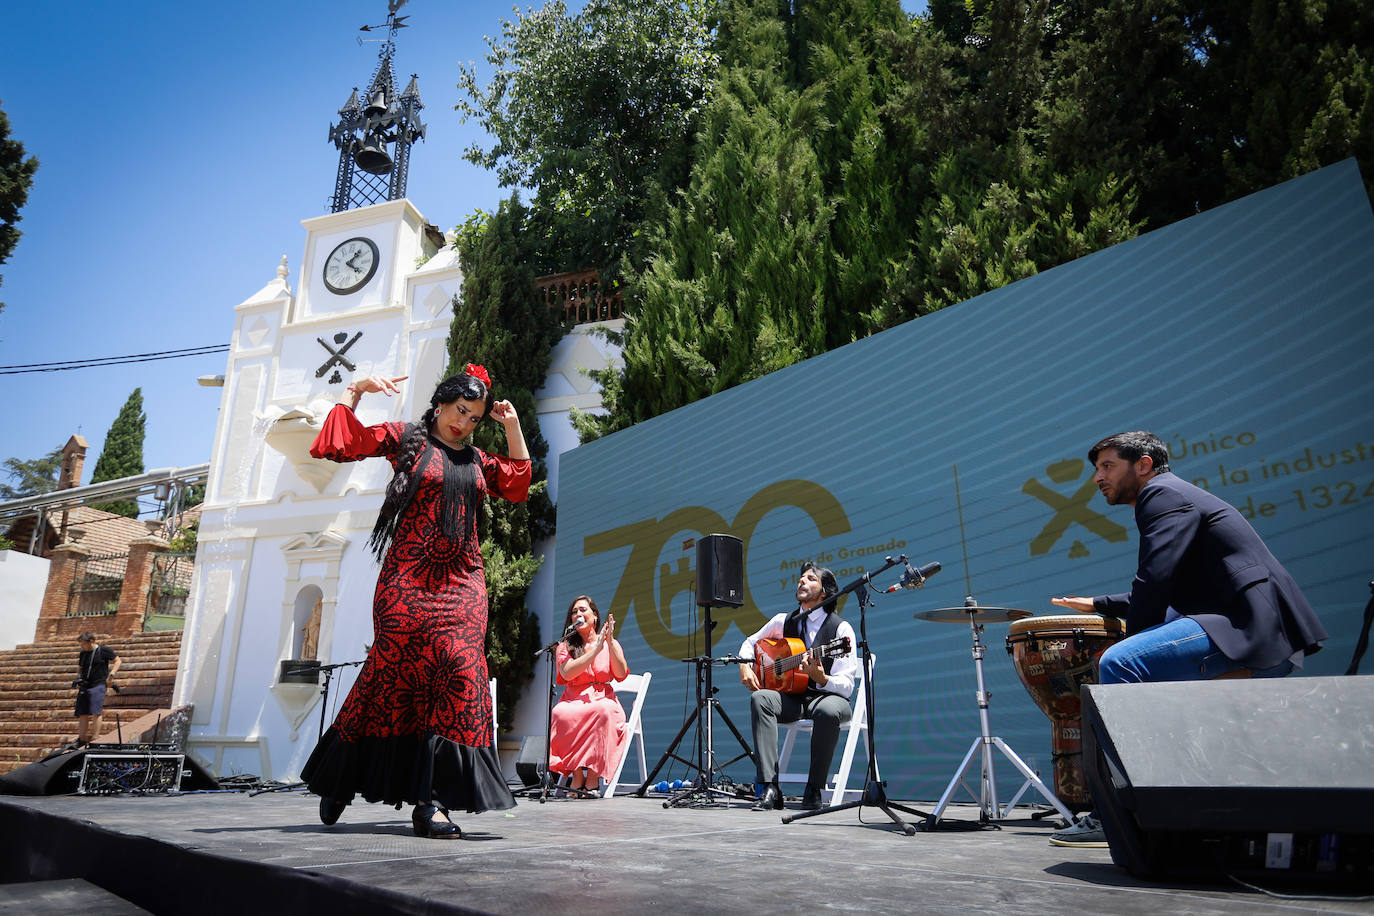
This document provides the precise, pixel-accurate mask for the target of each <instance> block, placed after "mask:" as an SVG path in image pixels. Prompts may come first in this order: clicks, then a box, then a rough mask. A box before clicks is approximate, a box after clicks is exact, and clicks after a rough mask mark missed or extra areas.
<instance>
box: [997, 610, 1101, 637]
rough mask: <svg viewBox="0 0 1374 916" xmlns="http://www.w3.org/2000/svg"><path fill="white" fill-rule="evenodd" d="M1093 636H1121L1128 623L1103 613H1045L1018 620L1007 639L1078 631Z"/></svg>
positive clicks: (1064, 634)
mask: <svg viewBox="0 0 1374 916" xmlns="http://www.w3.org/2000/svg"><path fill="white" fill-rule="evenodd" d="M1080 630H1081V631H1082V632H1083V633H1084V634H1086V635H1091V636H1121V635H1122V634H1123V633H1124V632H1125V631H1126V625H1125V623H1123V622H1122V621H1121V620H1120V619H1119V618H1116V617H1103V616H1102V615H1101V614H1045V615H1042V616H1039V617H1027V618H1025V619H1024V620H1018V621H1016V622H1015V623H1013V624H1012V625H1011V626H1010V627H1009V628H1008V630H1007V640H1008V641H1014V640H1015V639H1016V638H1017V637H1018V636H1020V637H1022V638H1024V637H1025V636H1028V635H1032V634H1033V635H1035V636H1072V635H1073V634H1074V633H1075V632H1077V631H1080Z"/></svg>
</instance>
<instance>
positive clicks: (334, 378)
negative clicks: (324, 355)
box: [315, 331, 363, 385]
mask: <svg viewBox="0 0 1374 916" xmlns="http://www.w3.org/2000/svg"><path fill="white" fill-rule="evenodd" d="M362 336H363V332H362V331H359V332H358V333H356V334H354V335H353V337H352V339H349V337H348V334H346V333H345V332H343V331H340V332H339V333H337V334H335V335H334V343H335V344H343V346H341V347H339V349H337V350H335V349H334V348H333V347H331V346H330V345H329V344H327V343H325V340H324V338H323V337H316V338H315V339H316V340H318V341H319V342H320V346H322V347H324V348H325V349H326V350H328V351H329V359H327V360H325V361H324V365H323V366H321V367H320V368H318V369H316V370H315V378H324V374H325V373H326V372H328V371H329V370H330V369H334V367H335V366H343V367H344V368H345V369H347V370H348V371H349V372H354V371H356V370H357V368H358V367H357V366H355V365H353V363H352V361H351V360H349V359H348V357H346V356H344V354H345V353H347V352H348V348H349V347H351V346H353V345H354V344H355V343H357V342H358V338H359V337H362ZM345 340H347V341H348V342H347V343H344V341H345ZM342 381H343V376H342V375H340V374H339V370H338V369H334V374H333V375H331V376H330V377H329V384H331V385H337V384H338V383H339V382H342Z"/></svg>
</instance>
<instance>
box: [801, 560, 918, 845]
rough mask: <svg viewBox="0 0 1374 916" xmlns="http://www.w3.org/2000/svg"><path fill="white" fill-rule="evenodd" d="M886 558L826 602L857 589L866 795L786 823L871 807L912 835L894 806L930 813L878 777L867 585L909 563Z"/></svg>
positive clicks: (916, 814) (869, 601) (807, 813)
mask: <svg viewBox="0 0 1374 916" xmlns="http://www.w3.org/2000/svg"><path fill="white" fill-rule="evenodd" d="M885 560H886V562H885V563H884V564H883V566H882V568H881V569H879V570H878V571H877V572H874V573H867V572H866V573H864V574H863V575H862V576H860V577H859V578H857V579H855V580H854V581H853V582H851V583H849V584H848V585H846V586H845V587H844V588H842V589H840V590H839V591H838V592H836V593H835V596H834V597H833V598H830V599H827V601H826V603H827V604H829V603H831V602H833V601H838V600H839V598H840V596H841V595H843V594H845V593H846V592H854V594H855V595H857V596H858V599H859V652H860V660H861V662H862V664H863V666H864V683H865V684H866V685H868V689H867V690H866V691H865V692H864V712H865V713H866V714H867V716H868V728H867V729H866V731H867V732H868V735H867V743H868V770H867V772H866V774H865V776H864V791H863V798H861V799H859V800H858V801H852V802H845V803H843V804H840V805H827V806H826V807H824V808H817V809H816V810H814V811H803V812H801V813H800V814H788V815H785V816H784V817H783V819H782V822H783V823H784V824H790V823H792V822H793V821H799V820H801V819H802V818H805V817H815V816H817V815H818V814H829V813H831V812H832V811H845V810H847V809H849V808H858V807H869V808H877V809H878V810H880V811H882V812H883V813H884V814H886V815H887V816H888V817H890V818H891V819H892V821H893V823H895V824H896V825H897V826H899V827H901V828H902V832H903V833H904V834H906V835H907V836H913V835H915V833H916V828H915V827H914V826H913V825H911V824H908V823H907V822H906V821H904V820H902V819H901V818H900V817H898V816H897V815H896V814H895V813H894V811H893V809H894V808H895V809H896V810H897V811H905V812H906V813H907V814H913V815H915V816H917V817H928V816H929V815H927V814H926V813H925V812H924V811H917V810H916V809H915V808H907V807H905V806H904V805H898V804H896V803H894V802H890V801H888V800H887V792H886V789H885V786H886V783H884V782H883V781H882V780H880V779H879V778H878V755H877V750H876V747H875V739H874V732H875V731H876V730H877V719H876V717H875V715H874V705H875V701H874V699H873V697H874V694H875V693H876V692H877V691H876V685H875V684H874V683H873V660H872V658H871V656H870V655H869V652H868V617H867V615H866V613H865V611H866V610H867V609H868V607H869V606H870V605H871V604H872V601H871V600H870V599H869V597H868V587H867V585H868V582H869V581H871V580H872V578H873V576H876V575H879V574H880V573H883V572H886V571H887V570H889V569H891V568H892V567H893V566H896V565H897V564H898V563H906V557H905V556H899V557H897V558H896V559H895V560H894V559H893V558H892V557H886V558H885Z"/></svg>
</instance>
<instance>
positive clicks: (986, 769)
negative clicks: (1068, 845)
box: [922, 596, 1074, 830]
mask: <svg viewBox="0 0 1374 916" xmlns="http://www.w3.org/2000/svg"><path fill="white" fill-rule="evenodd" d="M964 607H965V608H967V609H968V623H969V630H970V631H971V632H972V634H973V668H974V671H975V672H976V674H977V679H978V694H977V700H978V722H979V726H980V728H981V731H980V732H979V735H978V737H977V738H974V739H973V744H972V746H970V747H969V749H968V753H967V754H965V755H964V761H963V763H961V764H959V768H958V769H957V770H955V771H954V777H953V778H952V779H951V780H950V781H949V785H948V786H946V787H945V792H944V794H943V795H941V796H940V801H939V802H938V803H937V804H936V805H935V810H934V811H932V812H930V814H929V815H927V817H926V822H925V824H924V825H923V828H922V829H924V830H934V829H935V828H936V827H937V826H938V825H939V823H940V817H941V815H943V814H944V812H945V809H946V808H948V807H949V802H950V799H951V798H952V797H953V795H954V790H955V789H956V788H957V787H958V786H960V785H963V786H964V790H965V791H967V792H968V793H969V794H970V795H973V796H974V797H975V798H976V799H977V801H978V811H979V819H980V820H981V821H1000V820H1005V819H1006V816H1007V814H1008V812H1010V811H1011V809H1012V808H1013V807H1014V806H1015V805H1016V803H1017V801H1019V800H1020V798H1021V796H1022V795H1023V794H1024V793H1025V791H1026V789H1028V788H1030V787H1034V788H1035V789H1036V790H1037V791H1038V792H1039V793H1040V794H1041V795H1043V796H1044V797H1045V800H1046V801H1048V802H1049V803H1050V804H1051V805H1053V806H1054V807H1055V808H1056V809H1057V810H1058V811H1059V813H1060V814H1062V815H1064V818H1065V819H1066V820H1067V821H1068V822H1069V823H1070V824H1072V823H1073V821H1074V815H1073V813H1072V812H1071V811H1069V809H1068V808H1066V807H1064V803H1063V802H1061V801H1060V800H1059V799H1058V798H1057V797H1055V794H1054V793H1053V792H1051V791H1050V789H1049V787H1048V786H1046V785H1045V783H1044V782H1043V781H1042V780H1041V779H1040V777H1039V776H1037V775H1036V773H1035V771H1034V770H1032V769H1031V768H1030V767H1028V766H1027V765H1026V762H1025V761H1024V760H1022V759H1021V758H1020V757H1018V756H1017V754H1016V752H1015V751H1013V750H1012V749H1011V746H1010V745H1008V744H1007V742H1005V741H1003V740H1002V739H1001V738H999V737H997V736H996V735H994V734H993V733H992V726H991V724H990V722H989V720H988V706H989V701H990V699H991V696H992V695H991V694H990V693H988V691H987V688H986V686H985V685H984V682H983V656H984V655H985V654H986V653H987V646H985V645H984V644H983V638H982V637H983V625H982V624H981V623H979V622H978V616H977V615H978V603H977V602H976V601H974V600H973V598H972V596H970V597H968V598H966V599H965V600H964ZM993 748H996V749H997V750H999V751H1001V752H1002V755H1003V756H1004V757H1006V758H1007V760H1009V761H1010V762H1011V765H1012V766H1014V767H1016V769H1017V770H1019V771H1020V772H1021V775H1022V776H1024V777H1026V781H1025V782H1024V783H1023V784H1022V785H1021V788H1020V790H1018V791H1017V793H1016V794H1015V795H1014V796H1013V797H1012V799H1011V801H1009V802H1007V804H1006V805H1005V806H1001V805H999V804H998V801H997V774H996V771H995V770H994V768H993V755H992V751H993ZM975 755H977V756H978V759H979V760H980V762H981V768H982V778H981V785H980V791H979V792H977V793H975V792H974V791H973V790H972V789H971V788H969V786H968V785H967V784H965V783H964V776H965V775H966V774H967V773H968V770H969V768H970V767H971V766H972V765H973V761H974V756H975Z"/></svg>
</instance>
